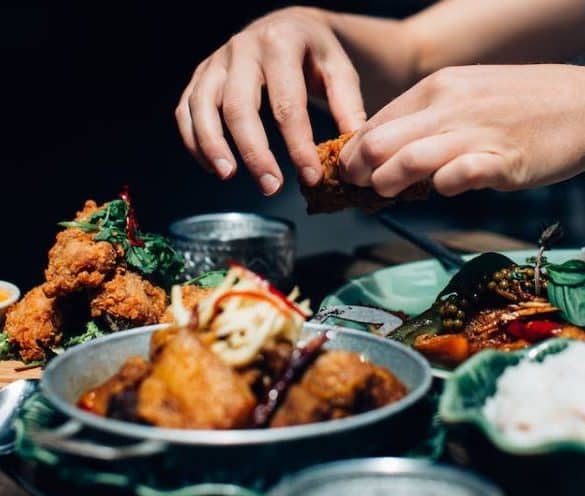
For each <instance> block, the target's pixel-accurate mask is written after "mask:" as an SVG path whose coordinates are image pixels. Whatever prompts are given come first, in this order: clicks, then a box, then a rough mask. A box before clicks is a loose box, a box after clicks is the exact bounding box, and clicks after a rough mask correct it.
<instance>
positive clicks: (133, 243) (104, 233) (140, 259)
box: [59, 199, 185, 287]
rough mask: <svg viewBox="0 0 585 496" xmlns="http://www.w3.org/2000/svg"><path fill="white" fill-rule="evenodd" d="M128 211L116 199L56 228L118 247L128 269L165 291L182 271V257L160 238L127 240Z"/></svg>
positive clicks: (147, 235) (149, 235) (138, 233)
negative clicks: (155, 283)
mask: <svg viewBox="0 0 585 496" xmlns="http://www.w3.org/2000/svg"><path fill="white" fill-rule="evenodd" d="M129 208H130V207H129V205H128V203H127V202H126V201H125V200H122V199H117V200H113V201H111V202H109V203H107V204H106V205H105V206H104V208H102V209H100V210H98V211H97V212H95V213H94V214H93V215H91V216H90V217H89V218H88V219H86V220H84V221H67V222H60V223H59V225H60V226H61V227H65V228H77V229H80V230H82V231H84V232H88V233H95V237H94V239H95V240H96V241H108V242H109V243H112V244H115V245H119V246H121V247H122V248H123V250H124V256H125V258H126V263H127V264H128V266H129V267H130V268H132V269H134V270H135V271H137V272H139V273H140V274H142V275H144V276H147V277H150V278H152V279H154V280H155V281H157V282H160V283H161V284H163V285H165V286H167V287H169V286H171V285H172V284H174V283H175V282H176V281H177V280H178V279H179V278H180V275H181V273H182V272H183V270H184V267H185V259H184V258H183V255H182V254H181V253H180V252H178V251H177V250H175V248H174V247H173V246H172V245H171V243H170V242H169V240H168V239H167V238H165V237H164V236H161V235H160V234H153V233H143V232H141V231H139V230H136V231H135V232H134V237H135V240H130V239H129V236H128V232H127V227H126V226H127V219H128V215H129Z"/></svg>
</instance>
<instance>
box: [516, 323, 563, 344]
mask: <svg viewBox="0 0 585 496" xmlns="http://www.w3.org/2000/svg"><path fill="white" fill-rule="evenodd" d="M560 328H561V326H560V324H559V323H558V322H553V321H552V320H531V321H528V322H525V321H522V320H514V321H512V322H510V323H509V324H508V325H507V327H506V331H507V332H508V333H509V334H511V335H512V336H514V337H517V338H520V339H525V340H526V341H530V342H535V341H542V340H543V339H546V338H550V337H551V336H554V334H555V331H558V330H560Z"/></svg>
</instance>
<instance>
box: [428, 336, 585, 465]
mask: <svg viewBox="0 0 585 496" xmlns="http://www.w3.org/2000/svg"><path fill="white" fill-rule="evenodd" d="M571 343H575V341H570V340H567V339H550V340H548V341H545V342H543V343H541V344H539V345H537V346H533V347H531V348H527V349H525V350H520V351H515V352H511V353H510V352H508V353H506V352H501V351H493V350H487V351H483V352H481V353H478V354H477V355H475V356H474V357H472V358H470V359H469V360H467V361H466V362H465V363H464V364H463V365H461V366H460V367H458V368H457V369H456V370H455V371H454V372H453V373H452V374H451V375H450V376H449V378H448V379H447V380H446V381H445V386H444V389H443V393H442V395H441V399H440V402H439V415H440V417H441V420H442V421H443V422H444V423H446V424H473V425H475V426H477V427H478V428H479V429H480V430H481V431H482V432H483V433H484V434H485V436H486V437H487V438H488V439H489V440H490V441H491V442H492V443H493V444H495V445H496V446H497V447H498V448H499V449H501V450H502V451H505V452H507V453H510V454H514V455H542V454H548V453H559V452H563V451H571V452H580V453H583V454H585V441H583V440H577V439H566V440H559V441H547V442H543V443H539V444H531V445H524V444H519V443H516V442H514V441H512V440H510V439H509V438H508V437H506V436H505V435H504V434H502V433H501V432H500V431H499V430H498V429H497V428H496V427H495V426H494V425H492V424H491V423H490V422H489V421H488V419H487V418H486V417H485V415H484V414H483V412H482V408H483V406H484V404H485V402H486V400H487V398H489V397H490V396H493V394H494V393H495V391H496V383H497V380H498V377H499V376H500V375H501V374H502V373H503V372H504V370H505V369H506V368H507V367H511V366H514V365H517V364H518V363H519V362H520V361H522V360H529V361H531V362H542V361H543V360H544V359H545V358H546V357H547V356H549V355H552V354H555V353H559V352H560V351H562V350H564V349H566V348H567V347H568V346H571Z"/></svg>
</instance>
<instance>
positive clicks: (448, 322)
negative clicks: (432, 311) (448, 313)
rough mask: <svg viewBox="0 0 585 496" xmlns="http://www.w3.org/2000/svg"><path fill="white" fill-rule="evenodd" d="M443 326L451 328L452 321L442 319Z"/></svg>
mask: <svg viewBox="0 0 585 496" xmlns="http://www.w3.org/2000/svg"><path fill="white" fill-rule="evenodd" d="M443 327H444V328H445V329H451V328H452V327H453V321H452V320H451V319H445V320H443Z"/></svg>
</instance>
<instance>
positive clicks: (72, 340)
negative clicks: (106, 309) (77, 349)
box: [62, 320, 109, 349]
mask: <svg viewBox="0 0 585 496" xmlns="http://www.w3.org/2000/svg"><path fill="white" fill-rule="evenodd" d="M106 334H109V332H108V331H104V330H103V329H100V328H99V327H98V326H97V324H96V323H95V322H94V321H93V320H90V321H89V322H88V323H87V325H86V326H85V331H84V332H83V333H82V334H77V335H75V336H69V337H68V338H66V339H64V340H63V343H62V344H63V348H65V349H66V348H70V347H71V346H77V345H78V344H83V343H87V342H88V341H90V340H92V339H96V338H99V337H100V336H105V335H106Z"/></svg>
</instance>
